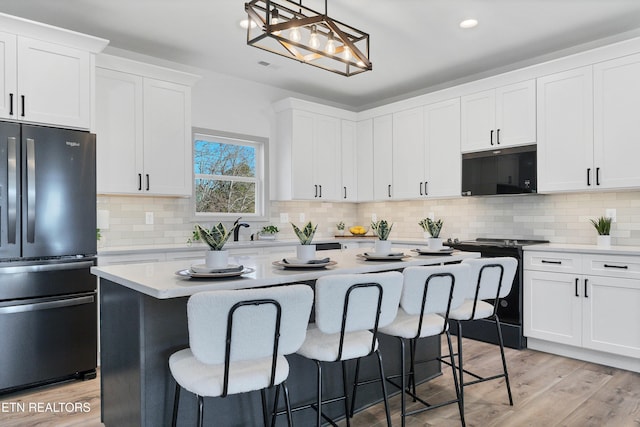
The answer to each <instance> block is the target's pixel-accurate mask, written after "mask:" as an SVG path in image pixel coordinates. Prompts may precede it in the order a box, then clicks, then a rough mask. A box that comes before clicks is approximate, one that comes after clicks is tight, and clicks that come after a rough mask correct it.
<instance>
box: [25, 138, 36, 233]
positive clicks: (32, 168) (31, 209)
mask: <svg viewBox="0 0 640 427" xmlns="http://www.w3.org/2000/svg"><path fill="white" fill-rule="evenodd" d="M35 228H36V149H35V141H34V140H33V138H27V242H28V243H34V242H35V234H36V230H35Z"/></svg>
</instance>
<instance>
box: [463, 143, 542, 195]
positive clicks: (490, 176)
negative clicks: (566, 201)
mask: <svg viewBox="0 0 640 427" xmlns="http://www.w3.org/2000/svg"><path fill="white" fill-rule="evenodd" d="M536 160H537V156H536V146H535V145H527V146H522V147H511V148H501V149H497V150H489V151H482V152H477V153H465V154H463V155H462V195H463V196H487V195H495V194H527V193H536V191H537V190H536V189H537V161H536Z"/></svg>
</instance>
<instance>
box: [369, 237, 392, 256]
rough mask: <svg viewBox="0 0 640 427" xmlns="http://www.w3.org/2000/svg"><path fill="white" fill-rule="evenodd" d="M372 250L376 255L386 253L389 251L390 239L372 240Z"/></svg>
mask: <svg viewBox="0 0 640 427" xmlns="http://www.w3.org/2000/svg"><path fill="white" fill-rule="evenodd" d="M373 251H374V252H375V253H376V255H388V254H390V253H391V241H390V240H376V241H375V242H374V248H373Z"/></svg>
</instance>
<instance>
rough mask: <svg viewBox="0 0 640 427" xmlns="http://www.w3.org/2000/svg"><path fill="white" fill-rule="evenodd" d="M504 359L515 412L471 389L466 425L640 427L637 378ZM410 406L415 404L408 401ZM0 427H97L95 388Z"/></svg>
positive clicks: (477, 345)
mask: <svg viewBox="0 0 640 427" xmlns="http://www.w3.org/2000/svg"><path fill="white" fill-rule="evenodd" d="M443 344H444V347H443V353H445V347H446V341H444V340H443ZM454 346H455V343H454ZM463 346H464V352H465V366H466V367H468V368H469V369H471V370H472V371H478V373H482V374H491V373H496V372H497V371H499V370H500V367H501V363H500V353H499V351H498V348H497V347H496V346H493V345H490V344H485V343H481V342H478V341H473V340H466V339H465V340H464V341H463ZM506 357H507V364H508V367H509V373H510V379H511V387H512V391H513V397H514V406H509V403H508V399H507V393H506V388H505V385H504V380H503V379H501V380H496V381H489V382H486V383H481V384H476V385H473V386H469V387H467V388H466V389H465V413H466V422H467V426H469V427H526V426H531V427H538V426H544V427H640V374H638V373H634V372H629V371H624V370H620V369H615V368H610V367H606V366H602V365H596V364H592V363H587V362H582V361H579V360H574V359H568V358H565V357H560V356H555V355H551V354H547V353H542V352H539V351H533V350H522V351H518V350H513V349H507V351H506ZM290 381H291V380H290ZM418 393H419V395H420V396H421V397H423V398H425V399H426V400H428V401H430V402H438V401H441V400H442V399H450V398H452V397H453V396H454V395H455V393H454V391H453V377H452V374H451V369H450V368H449V367H447V366H444V367H443V375H441V376H439V377H436V378H434V379H433V380H431V381H429V382H427V383H424V384H421V385H419V386H418ZM54 403H72V404H78V403H80V404H82V405H86V406H83V408H84V409H83V410H82V411H64V410H63V411H61V412H57V413H53V412H51V411H49V412H47V411H38V410H37V406H36V407H34V410H31V411H30V410H29V406H28V405H29V404H31V405H38V404H39V405H46V404H54ZM389 403H390V408H391V414H392V417H391V420H392V423H393V425H394V426H399V425H400V396H399V395H396V396H393V397H391V398H390V399H389ZM19 404H22V405H24V406H25V410H17V409H19V408H16V406H17V405H19ZM168 404H170V403H168ZM11 405H14V410H11V408H10V406H11ZM408 407H409V408H414V407H415V408H417V407H419V405H418V404H416V403H413V402H411V400H410V399H408ZM41 409H43V408H41ZM44 409H46V407H45V408H44ZM52 409H53V408H52ZM58 409H59V407H58ZM283 422H284V419H283V420H279V424H278V425H284V424H283ZM339 425H340V426H344V425H345V422H344V421H341V422H340V423H339ZM351 425H352V426H354V427H384V426H386V421H385V414H384V407H383V405H382V404H377V405H373V406H372V407H370V408H368V409H367V410H366V411H363V412H361V413H358V414H356V415H355V416H354V418H353V419H352V420H351ZM406 425H407V427H431V426H436V427H455V426H459V425H460V417H459V414H458V408H457V406H456V405H448V406H445V407H442V408H438V409H435V410H433V411H428V412H424V413H422V414H419V415H415V416H411V417H408V418H407V424H406ZM0 426H2V427H41V426H42V427H103V425H102V423H101V422H100V381H99V379H94V380H88V381H74V382H69V383H64V384H57V385H52V386H47V387H42V388H39V389H36V390H31V391H26V392H20V393H14V394H10V395H2V396H0ZM108 427H117V426H108ZM216 427H217V426H216ZM220 427H225V426H220ZM243 427H245V426H243ZM247 427H249V426H247ZM302 427H307V426H302Z"/></svg>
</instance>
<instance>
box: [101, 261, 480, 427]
mask: <svg viewBox="0 0 640 427" xmlns="http://www.w3.org/2000/svg"><path fill="white" fill-rule="evenodd" d="M362 252H363V251H362V249H348V250H331V251H323V252H319V253H318V256H319V257H329V258H330V259H331V260H332V261H336V264H335V265H333V266H330V267H326V268H305V269H283V268H282V267H279V266H276V265H274V264H273V262H274V261H279V260H282V259H283V258H285V257H294V256H295V255H294V254H293V253H291V252H283V253H272V254H268V255H261V256H236V257H234V256H232V257H230V262H231V263H234V264H241V265H243V266H244V267H246V268H247V269H251V270H252V271H251V272H250V273H247V274H244V275H242V276H241V277H236V278H228V279H193V278H191V279H190V278H185V277H181V276H178V275H176V274H175V273H176V272H177V271H180V270H184V269H187V268H189V266H190V262H189V261H175V262H161V263H147V264H128V265H111V266H105V267H93V268H92V269H91V271H92V273H93V274H95V275H96V276H98V277H99V278H100V285H99V288H100V326H101V333H100V348H101V353H100V375H101V380H102V382H101V405H102V407H101V411H102V412H101V416H102V422H103V423H104V424H105V426H107V427H112V426H118V427H121V426H149V427H157V426H165V425H169V424H170V420H171V412H172V404H173V394H174V393H173V392H174V387H175V383H174V381H173V379H172V377H171V374H170V372H169V369H168V358H169V356H170V355H171V354H172V353H173V352H175V351H177V350H179V349H181V348H184V347H187V346H188V341H189V339H188V328H187V315H186V303H187V300H188V297H189V296H190V295H193V294H195V293H197V292H202V291H210V290H220V289H245V288H253V287H263V286H277V285H283V284H290V283H307V284H309V285H310V286H313V284H314V281H315V280H316V279H317V278H319V277H321V276H323V275H327V274H338V273H370V272H380V271H390V270H401V269H403V268H405V267H408V266H419V265H435V264H441V263H450V262H459V261H461V260H463V259H465V258H476V257H479V254H478V253H471V252H454V253H453V254H450V255H449V254H443V255H436V256H418V255H417V254H415V253H413V252H411V251H409V250H404V252H405V253H406V254H407V255H409V254H411V256H408V257H406V258H404V259H402V260H395V261H366V260H364V259H362V258H360V257H358V255H359V254H361V253H362ZM201 262H203V261H202V260H200V261H196V262H193V263H194V264H196V263H201ZM380 347H381V351H382V353H383V357H384V362H385V369H386V370H387V374H394V373H397V372H398V371H399V360H398V356H397V354H398V351H397V347H398V346H397V343H396V341H395V340H391V339H389V338H387V339H385V337H381V340H380ZM423 347H424V348H423ZM420 351H421V352H422V354H428V355H432V356H437V355H438V354H439V352H440V342H439V340H438V339H437V337H436V338H434V339H433V340H431V341H429V340H425V343H424V345H423V346H422V347H420ZM289 361H290V365H291V369H290V374H289V380H288V384H289V388H290V393H291V399H292V403H293V404H294V405H295V404H297V403H302V402H307V401H309V400H311V399H312V396H313V394H314V390H315V382H316V380H315V373H314V369H312V368H313V364H312V363H311V362H309V361H307V360H305V359H304V358H302V357H299V356H296V355H292V356H290V357H289ZM367 362H369V361H367ZM335 365H336V367H335V368H336V374H337V373H338V372H339V369H338V367H339V364H335ZM365 365H366V366H365ZM375 365H376V363H375V361H373V360H371V361H370V363H364V364H363V367H362V370H363V371H364V370H365V369H366V370H367V372H366V373H365V375H366V374H368V373H370V374H372V375H371V376H372V377H373V376H374V375H373V373H374V372H376V368H375ZM331 368H333V367H327V369H326V370H327V371H328V372H327V373H328V374H329V375H328V376H327V378H329V380H328V381H326V386H327V389H328V394H327V395H331V393H333V391H334V390H336V391H337V390H340V389H341V384H340V382H339V381H334V380H333V379H339V378H340V377H341V376H340V375H332V374H333V372H332V370H331ZM439 372H440V367H439V364H438V363H436V362H434V363H431V364H425V365H424V368H423V369H421V371H420V372H419V377H420V379H421V380H425V379H428V378H430V377H433V376H435V375H439ZM349 375H350V376H352V374H351V373H350V374H349ZM369 389H370V390H369ZM394 391H397V390H393V388H391V389H390V392H394ZM380 398H381V396H380V395H379V387H376V386H371V387H367V388H363V390H362V392H360V390H359V392H358V402H357V407H360V408H362V407H365V406H368V405H370V404H372V403H375V402H377V401H379V400H380ZM195 405H196V400H195V397H194V396H193V395H190V394H189V393H184V395H183V398H182V399H181V402H180V421H181V422H180V424H181V425H192V424H193V423H194V422H195V415H196V410H195ZM205 406H206V408H205V423H207V421H206V420H207V419H209V420H210V422H211V420H213V419H215V421H216V424H218V425H225V426H226V425H234V426H248V425H260V424H261V423H262V410H261V403H260V398H259V393H258V394H256V393H251V394H243V395H238V396H229V397H227V398H225V399H206V400H205ZM327 413H329V414H333V415H336V414H340V413H342V407H341V405H331V406H329V407H328V408H327ZM314 416H315V414H314V413H313V411H301V412H298V413H296V414H295V419H294V421H295V422H297V423H299V425H308V424H309V422H308V420H313V419H314ZM282 421H284V419H283V420H281V422H282Z"/></svg>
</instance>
